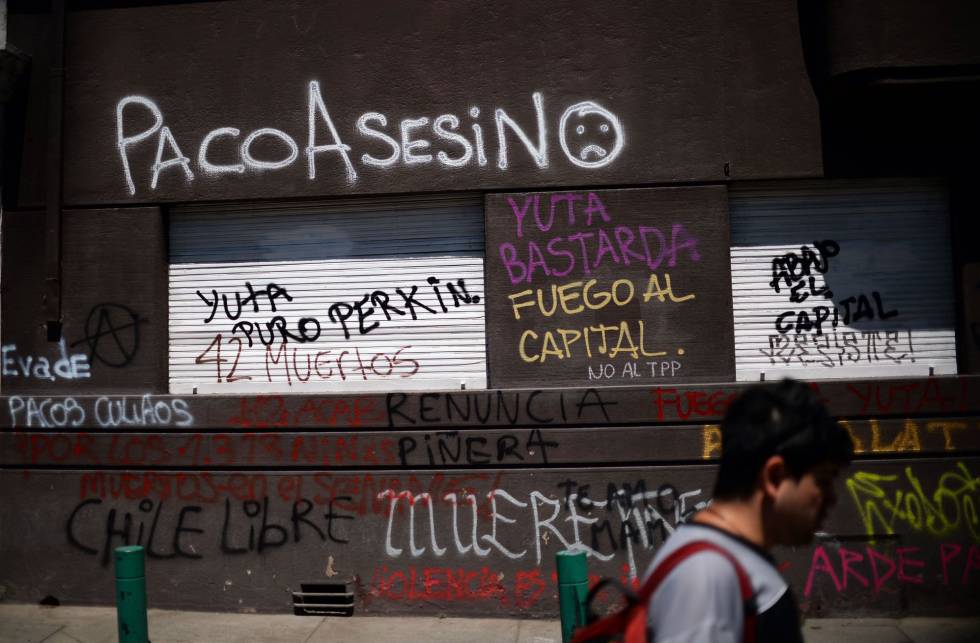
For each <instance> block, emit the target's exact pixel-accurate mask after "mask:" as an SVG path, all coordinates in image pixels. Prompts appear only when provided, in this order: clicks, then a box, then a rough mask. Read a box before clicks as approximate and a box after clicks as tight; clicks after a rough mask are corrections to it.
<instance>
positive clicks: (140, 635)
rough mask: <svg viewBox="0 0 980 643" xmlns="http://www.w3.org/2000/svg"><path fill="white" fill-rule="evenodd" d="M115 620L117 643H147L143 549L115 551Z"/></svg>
mask: <svg viewBox="0 0 980 643" xmlns="http://www.w3.org/2000/svg"><path fill="white" fill-rule="evenodd" d="M115 555H116V617H117V620H118V622H119V643H148V641H149V639H148V638H147V627H146V571H145V565H144V559H143V548H142V547H140V546H139V545H129V546H126V547H116V550H115Z"/></svg>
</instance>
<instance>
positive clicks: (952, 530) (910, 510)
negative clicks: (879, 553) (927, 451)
mask: <svg viewBox="0 0 980 643" xmlns="http://www.w3.org/2000/svg"><path fill="white" fill-rule="evenodd" d="M928 488H929V487H928V486H927V485H925V484H923V482H922V481H921V480H920V479H919V476H917V475H916V474H915V473H914V472H913V470H912V467H911V466H908V467H905V469H904V471H903V473H902V475H899V474H890V475H883V474H878V473H872V472H870V471H858V472H857V473H855V474H854V475H853V476H851V477H850V478H848V480H847V489H848V491H850V493H851V497H852V498H853V499H854V504H855V505H856V507H857V510H858V513H859V514H860V515H861V521H862V523H863V524H864V528H865V531H866V532H867V534H868V536H869V537H870V538H871V539H872V542H873V541H874V538H875V537H876V536H880V535H884V534H894V533H896V530H899V531H903V532H907V531H912V532H921V533H926V534H931V535H933V536H945V537H948V536H950V535H952V534H956V533H964V534H968V535H969V536H970V537H971V538H972V539H973V540H974V542H980V514H978V512H977V506H978V503H980V494H978V492H980V477H977V476H975V475H974V474H973V473H972V472H971V471H970V470H969V468H968V467H967V465H966V464H965V463H964V462H957V463H956V465H955V466H954V467H953V468H952V469H951V470H949V471H946V472H944V473H943V474H942V475H940V476H939V479H938V481H937V482H936V484H935V487H934V489H933V491H932V493H931V494H930V493H928V492H927V491H926V489H928Z"/></svg>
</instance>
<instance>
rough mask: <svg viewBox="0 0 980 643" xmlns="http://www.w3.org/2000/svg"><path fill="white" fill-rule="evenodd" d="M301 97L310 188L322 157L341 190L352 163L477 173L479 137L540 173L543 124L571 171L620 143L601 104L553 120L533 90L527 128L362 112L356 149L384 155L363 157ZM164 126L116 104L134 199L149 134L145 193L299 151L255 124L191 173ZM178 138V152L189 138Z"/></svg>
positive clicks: (506, 117)
mask: <svg viewBox="0 0 980 643" xmlns="http://www.w3.org/2000/svg"><path fill="white" fill-rule="evenodd" d="M307 90H308V91H307V110H306V113H307V125H308V128H307V132H306V139H305V140H306V146H305V147H304V148H303V149H302V155H303V156H304V161H300V163H304V162H305V163H304V164H305V165H306V169H307V176H308V178H309V180H310V181H313V180H316V178H317V171H318V169H319V167H320V166H322V165H323V164H325V163H327V162H328V160H329V161H332V162H331V166H332V167H333V168H334V169H340V170H341V171H342V173H343V174H344V176H345V179H346V181H347V182H348V183H349V184H354V183H356V182H357V181H358V180H359V178H360V175H359V173H358V168H357V167H356V166H355V165H356V164H357V165H360V166H361V167H360V170H361V171H364V168H370V169H372V170H374V171H377V170H384V169H390V168H395V167H401V168H409V167H424V166H435V167H441V168H444V169H453V168H461V167H468V166H471V167H472V166H475V167H478V168H483V167H487V166H488V164H489V158H488V157H489V155H490V153H491V152H490V150H489V149H488V147H489V146H488V141H487V139H488V138H491V137H492V138H491V140H493V139H495V140H496V143H497V146H496V169H497V170H507V169H508V167H509V166H510V165H511V163H512V155H513V153H512V152H511V151H510V150H509V149H508V145H509V144H510V143H513V142H514V141H515V139H516V142H517V143H519V145H520V146H522V147H523V148H524V149H525V151H526V152H527V154H528V155H529V157H530V159H531V160H533V162H534V164H535V165H536V166H537V167H538V168H539V169H542V170H544V169H547V168H549V167H550V165H551V162H552V157H553V154H552V152H551V150H550V147H549V146H550V145H552V144H553V143H552V141H553V137H554V135H553V134H552V133H550V132H549V125H552V126H556V130H557V138H558V143H559V147H560V149H561V156H562V157H564V160H565V161H566V162H567V163H569V164H571V165H572V166H574V167H578V168H582V169H586V170H591V169H597V168H601V167H605V166H606V165H609V164H610V163H612V162H613V161H614V160H615V159H616V158H617V157H619V155H620V154H621V153H622V151H623V149H624V147H625V145H626V134H625V132H624V130H623V125H622V123H621V122H620V119H619V118H618V117H617V116H616V115H615V114H614V113H613V112H611V111H610V110H608V109H607V108H606V107H604V106H602V105H600V104H599V103H597V102H595V101H593V100H585V101H581V102H578V103H574V104H572V105H565V106H562V107H561V108H560V110H561V111H560V114H559V115H558V116H557V117H556V116H555V114H556V112H551V113H550V114H549V112H548V111H547V110H546V107H545V98H544V94H542V93H541V92H533V93H532V94H531V101H530V103H531V106H532V107H533V109H534V122H533V124H530V123H524V124H520V123H518V122H517V120H515V119H514V117H513V116H511V114H510V113H508V112H507V111H506V110H505V109H504V108H502V107H497V108H496V109H493V110H481V108H480V107H479V106H476V105H473V106H470V107H469V108H468V109H467V108H464V109H462V110H460V112H459V113H462V114H464V116H463V118H462V119H460V116H459V114H458V113H447V114H439V115H424V116H417V117H414V118H405V119H402V120H401V121H400V122H398V123H397V125H396V124H395V123H394V122H393V123H392V124H391V125H390V126H389V124H388V117H387V116H386V115H385V114H384V113H382V112H375V111H368V112H364V113H362V114H361V115H360V116H358V117H357V118H356V119H354V120H353V124H354V127H353V128H352V129H353V131H355V132H356V133H357V137H358V138H357V139H354V140H356V143H355V146H364V147H368V146H370V149H371V150H372V151H375V150H377V149H378V146H382V147H383V148H386V151H388V152H389V153H388V154H387V156H375V155H373V154H370V153H367V152H364V153H362V154H360V156H358V154H357V152H356V151H355V146H352V145H350V144H349V143H348V142H346V141H350V140H352V139H351V138H350V137H349V136H348V135H346V134H345V135H343V136H342V135H341V132H342V131H343V132H347V131H350V130H348V129H347V128H342V129H338V128H337V126H336V124H335V122H334V118H333V117H332V116H331V114H330V111H329V110H328V108H327V103H326V101H325V100H324V95H323V91H322V89H321V87H320V83H319V81H317V80H313V81H310V83H309V85H308V87H307ZM140 111H142V112H143V114H140V115H139V117H138V118H139V119H140V120H144V119H145V117H146V116H147V115H149V116H150V117H151V119H152V122H153V124H152V125H151V126H150V127H149V128H147V129H144V130H142V131H139V132H132V130H131V127H132V126H131V124H128V123H127V117H128V118H133V114H134V112H140ZM491 114H492V117H491ZM491 118H492V121H491ZM134 120H135V119H134ZM131 122H132V121H130V123H131ZM165 123H166V121H165V119H164V116H163V111H162V110H161V109H160V107H159V106H158V105H157V103H156V102H155V101H154V100H153V99H152V98H150V97H148V96H135V95H134V96H126V97H125V98H122V99H121V100H120V101H119V102H118V103H117V104H116V147H117V149H118V151H119V158H120V160H121V162H122V170H123V179H124V181H125V183H126V186H127V188H128V190H129V194H131V195H135V194H136V186H137V183H136V182H137V179H136V178H135V177H134V173H133V168H132V167H131V166H130V162H129V153H130V150H131V148H133V147H134V146H136V145H139V144H142V143H144V142H146V141H151V140H152V139H153V138H154V135H156V137H155V138H156V141H155V142H156V156H155V160H154V162H153V164H152V166H151V167H149V168H145V171H144V172H142V173H141V174H143V176H144V177H145V179H143V180H144V181H145V180H146V179H148V187H149V189H150V190H156V189H157V186H158V184H159V183H160V181H161V179H164V180H169V181H174V180H179V179H183V180H184V182H190V181H193V180H194V179H195V177H196V176H197V175H198V174H203V175H205V176H207V177H212V178H215V177H221V176H223V175H228V174H246V173H248V174H258V173H262V172H271V171H277V170H284V169H286V168H289V167H291V166H293V165H294V164H295V163H297V162H298V161H299V158H300V154H301V151H300V146H299V144H298V143H297V140H296V138H294V137H293V136H291V135H290V134H289V133H287V132H285V131H283V130H281V129H276V128H274V127H262V128H259V129H256V130H254V131H252V132H251V133H249V134H247V135H245V136H244V137H243V136H242V132H241V130H239V129H238V128H237V127H229V126H224V127H218V128H216V129H213V130H211V131H209V132H208V133H207V134H206V135H205V136H204V137H203V138H202V139H201V140H200V142H198V143H197V145H196V151H197V154H196V157H195V160H196V166H197V168H196V173H195V169H194V168H193V167H192V165H194V164H192V160H191V158H190V157H188V156H186V155H185V154H184V153H183V151H182V148H181V145H180V144H179V143H178V137H177V136H175V134H174V131H173V130H172V129H171V126H170V125H168V124H165ZM490 123H492V124H490ZM489 127H493V132H494V134H495V136H493V134H490V135H489V136H487V135H485V133H484V128H489ZM183 140H184V143H183V145H184V146H185V147H186V146H187V140H186V139H183ZM150 144H151V145H152V143H150ZM219 147H220V148H221V150H220V152H221V156H222V158H224V157H228V156H231V157H232V159H233V160H234V161H237V162H232V163H216V162H214V161H213V159H214V157H215V156H217V155H218V153H217V152H216V153H212V150H213V148H219ZM260 156H261V157H262V158H260ZM144 185H145V184H144Z"/></svg>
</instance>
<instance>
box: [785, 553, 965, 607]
mask: <svg viewBox="0 0 980 643" xmlns="http://www.w3.org/2000/svg"><path fill="white" fill-rule="evenodd" d="M835 549H836V552H835V551H834V550H835ZM835 553H836V555H835ZM976 572H980V547H978V546H977V545H976V544H972V543H970V544H967V543H956V542H943V543H939V544H938V545H934V546H932V547H930V548H929V549H928V550H927V549H926V548H923V547H895V548H894V549H893V550H891V551H887V550H879V549H877V548H875V547H872V546H870V545H869V546H866V547H860V548H857V547H855V548H849V547H844V546H843V545H841V546H836V547H828V546H824V545H818V546H816V547H815V548H814V550H813V558H812V559H811V562H810V570H809V572H808V573H807V578H806V585H804V587H803V596H804V597H806V598H809V597H810V595H811V594H812V593H813V592H814V588H819V587H820V586H823V587H827V588H828V589H832V590H833V591H834V592H836V593H843V592H847V593H848V594H849V595H853V594H854V593H855V592H871V593H872V595H874V596H877V595H878V594H880V593H882V592H897V591H899V590H900V589H901V588H902V587H903V586H911V585H918V586H926V585H932V586H939V585H940V582H939V578H942V582H941V586H942V587H947V588H954V589H955V588H963V587H968V586H973V585H974V584H975V583H976V581H977V579H978V578H980V574H978V573H976Z"/></svg>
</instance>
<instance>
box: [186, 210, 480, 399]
mask: <svg viewBox="0 0 980 643" xmlns="http://www.w3.org/2000/svg"><path fill="white" fill-rule="evenodd" d="M483 238H484V235H483V205H482V199H481V198H480V197H475V198H469V197H446V198H443V199H432V198H427V199H424V200H423V199H416V198H405V199H383V200H366V199H360V200H351V201H347V202H332V203H330V204H328V205H317V206H311V205H309V204H303V205H299V206H292V207H281V208H268V209H261V210H259V209H255V210H251V211H242V210H241V207H239V208H238V210H235V209H233V208H232V207H230V206H229V207H221V208H209V209H207V210H204V209H200V208H195V209H191V208H187V209H177V210H176V211H174V212H173V213H172V216H171V220H170V289H169V290H170V294H169V298H170V391H171V392H172V393H188V392H199V393H227V392H236V391H243V392H244V391H249V392H259V391H261V392H268V391H280V392H297V393H300V392H310V391H319V390H323V391H339V390H345V391H346V390H359V391H364V390H385V391H390V390H406V389H433V388H442V389H445V388H449V389H458V388H461V387H466V388H485V387H486V344H485V333H484V321H485V315H484V302H483V297H484V290H483V257H484V241H483ZM431 279H435V280H437V281H435V282H434V283H433V282H431V281H430V280H431ZM270 284H271V285H270ZM249 285H250V286H251V288H252V290H249ZM413 289H414V290H413ZM399 291H400V292H399ZM253 292H254V293H256V294H255V296H254V297H253V296H252V293H253ZM440 297H441V300H440ZM239 301H241V302H242V303H241V305H239ZM226 306H227V307H226ZM389 318H390V319H389ZM304 319H305V321H301V320H304ZM345 333H346V335H345ZM307 340H311V341H307ZM219 351H220V353H219ZM219 360H220V361H219Z"/></svg>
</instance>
